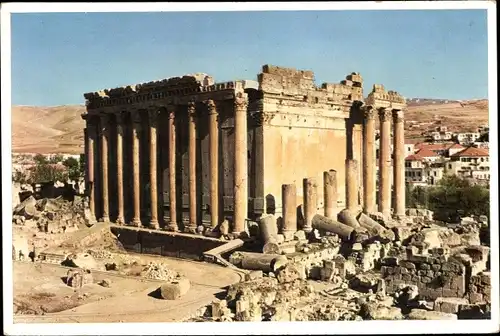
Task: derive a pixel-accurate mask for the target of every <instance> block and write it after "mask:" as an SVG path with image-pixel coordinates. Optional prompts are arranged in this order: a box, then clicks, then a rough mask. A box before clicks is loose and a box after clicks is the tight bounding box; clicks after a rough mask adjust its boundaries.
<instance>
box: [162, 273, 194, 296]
mask: <svg viewBox="0 0 500 336" xmlns="http://www.w3.org/2000/svg"><path fill="white" fill-rule="evenodd" d="M190 287H191V283H190V281H189V279H187V278H182V279H179V280H176V281H173V282H171V283H167V284H164V285H162V286H161V287H160V293H161V297H162V298H163V299H165V300H177V299H179V298H180V297H181V296H183V295H185V294H186V293H187V292H188V291H189V289H190Z"/></svg>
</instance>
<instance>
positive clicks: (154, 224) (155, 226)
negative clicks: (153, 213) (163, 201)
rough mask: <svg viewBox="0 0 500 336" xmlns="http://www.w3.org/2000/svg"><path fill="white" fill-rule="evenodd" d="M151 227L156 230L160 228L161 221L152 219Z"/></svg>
mask: <svg viewBox="0 0 500 336" xmlns="http://www.w3.org/2000/svg"><path fill="white" fill-rule="evenodd" d="M149 227H150V228H151V229H154V230H158V229H160V223H159V222H158V221H157V220H150V221H149Z"/></svg>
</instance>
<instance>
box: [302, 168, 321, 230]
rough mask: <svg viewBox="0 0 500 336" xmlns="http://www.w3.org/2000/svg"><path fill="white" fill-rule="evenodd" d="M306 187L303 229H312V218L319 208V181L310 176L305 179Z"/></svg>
mask: <svg viewBox="0 0 500 336" xmlns="http://www.w3.org/2000/svg"><path fill="white" fill-rule="evenodd" d="M303 189H304V191H303V192H304V225H303V227H302V230H304V231H305V232H311V231H312V229H313V228H312V219H313V217H314V215H316V211H317V210H318V182H317V181H316V178H314V177H310V178H305V179H304V180H303Z"/></svg>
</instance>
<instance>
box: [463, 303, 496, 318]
mask: <svg viewBox="0 0 500 336" xmlns="http://www.w3.org/2000/svg"><path fill="white" fill-rule="evenodd" d="M458 319H460V320H479V319H481V320H483V319H491V306H489V305H478V304H463V305H460V308H459V312H458Z"/></svg>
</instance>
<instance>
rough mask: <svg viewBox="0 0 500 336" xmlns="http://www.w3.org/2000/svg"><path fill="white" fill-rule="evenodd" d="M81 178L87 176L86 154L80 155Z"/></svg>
mask: <svg viewBox="0 0 500 336" xmlns="http://www.w3.org/2000/svg"><path fill="white" fill-rule="evenodd" d="M79 163H80V176H82V177H84V176H85V165H86V164H87V162H86V159H85V154H80V160H79Z"/></svg>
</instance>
